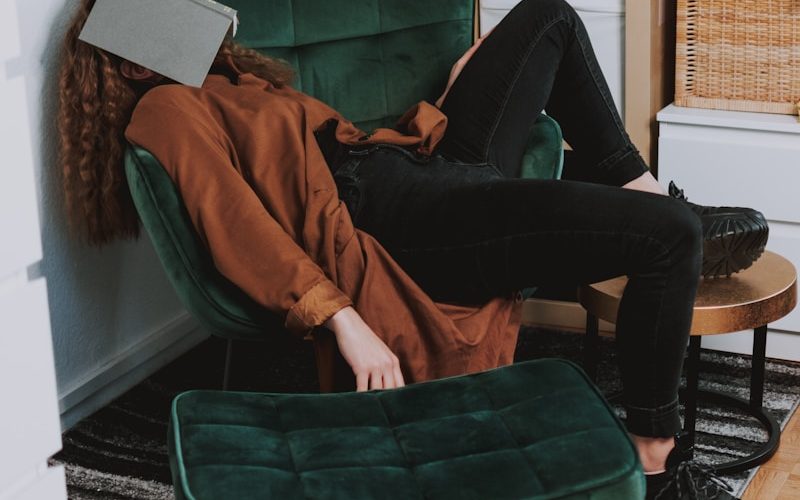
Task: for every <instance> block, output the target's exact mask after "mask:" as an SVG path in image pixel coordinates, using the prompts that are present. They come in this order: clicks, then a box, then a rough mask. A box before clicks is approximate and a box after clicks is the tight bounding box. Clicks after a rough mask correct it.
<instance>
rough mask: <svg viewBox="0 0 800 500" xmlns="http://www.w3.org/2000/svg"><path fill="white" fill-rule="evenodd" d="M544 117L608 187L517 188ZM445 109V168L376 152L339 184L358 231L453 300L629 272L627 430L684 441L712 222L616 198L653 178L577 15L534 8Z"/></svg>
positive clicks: (510, 20) (483, 52) (489, 42)
mask: <svg viewBox="0 0 800 500" xmlns="http://www.w3.org/2000/svg"><path fill="white" fill-rule="evenodd" d="M545 108H546V109H547V112H548V113H549V114H550V115H551V116H553V117H554V118H555V119H556V120H557V121H558V122H559V123H560V124H561V126H562V128H563V130H564V135H565V137H566V139H567V140H568V141H569V143H570V144H571V145H572V147H573V148H574V150H575V152H576V154H578V155H580V157H581V159H582V160H583V161H582V162H581V165H584V166H585V167H584V168H585V169H587V171H586V172H583V177H584V178H590V179H592V180H594V181H595V182H596V183H587V182H574V181H556V180H531V179H519V178H516V177H517V175H518V172H519V165H520V162H521V158H522V155H523V152H524V150H525V146H526V139H527V135H528V130H529V126H530V125H531V124H532V123H533V121H534V120H535V119H536V117H537V116H538V114H539V113H540V112H541V111H542V110H543V109H545ZM443 111H444V112H445V113H446V114H447V115H448V118H449V125H448V129H447V132H446V136H445V138H444V140H443V141H442V143H441V145H440V147H439V148H438V151H437V153H438V154H437V155H434V156H433V157H431V158H421V157H418V156H416V155H414V154H412V153H409V152H408V151H405V150H403V149H402V148H398V147H392V146H376V147H372V148H370V149H367V150H364V151H358V152H353V153H351V156H350V159H349V160H348V161H345V162H344V163H343V164H342V165H341V167H340V168H339V169H338V170H337V171H336V174H335V177H336V179H337V184H338V185H339V187H340V196H342V199H344V200H345V202H346V203H347V205H348V208H349V210H350V211H351V214H352V216H353V220H354V223H355V225H356V226H357V227H359V228H361V229H363V230H365V231H366V232H368V233H370V234H372V235H373V236H375V237H376V238H377V239H378V241H380V242H381V243H382V244H383V245H384V246H385V247H386V249H387V250H388V251H389V252H390V253H391V255H392V256H393V257H394V258H395V259H396V261H397V262H398V263H399V264H400V265H401V266H402V267H403V268H404V269H405V270H406V271H407V272H408V273H409V275H410V276H411V277H412V278H413V279H415V280H416V281H417V283H419V284H420V286H422V288H423V289H424V290H425V291H426V292H427V293H428V294H430V295H431V297H433V298H434V299H436V300H439V301H445V302H448V301H450V302H458V303H472V304H477V303H481V302H482V301H485V300H486V299H488V298H490V297H494V296H510V295H511V294H513V293H514V292H515V291H516V290H519V289H522V288H526V287H529V286H537V285H546V284H550V283H564V282H571V283H576V284H579V283H592V282H596V281H601V280H605V279H609V278H612V277H615V276H621V275H627V276H628V277H629V278H630V281H629V283H628V286H627V288H626V290H625V293H624V295H623V298H622V301H621V304H620V309H619V316H618V320H617V345H618V349H619V362H620V367H621V373H622V382H623V388H624V397H625V404H626V408H627V414H628V419H627V425H628V428H629V430H630V431H631V432H632V433H634V434H638V435H642V436H654V437H667V436H671V435H673V434H675V433H676V432H677V431H678V430H679V429H680V421H679V418H678V398H677V396H678V384H679V379H680V372H681V367H682V364H683V357H684V353H685V348H686V342H687V339H688V332H689V327H690V323H691V314H692V305H693V302H694V297H695V293H696V290H697V283H698V280H699V275H700V261H701V243H702V236H701V231H700V221H699V219H698V217H697V216H696V215H695V214H694V213H692V212H691V211H690V210H689V209H688V208H687V207H686V206H684V204H683V203H681V202H678V201H676V200H673V199H670V198H668V197H666V196H660V195H655V194H649V193H642V192H638V191H632V190H627V189H619V187H617V186H621V185H623V184H625V183H627V182H628V181H630V180H632V179H635V178H636V177H639V176H640V175H642V173H644V172H645V171H647V167H646V165H645V163H644V162H643V160H642V159H641V157H640V156H639V154H638V152H637V151H636V149H635V148H634V147H633V145H632V144H631V142H630V140H629V138H628V136H627V134H626V133H625V131H624V129H623V127H622V125H621V121H620V118H619V116H618V115H617V112H616V109H615V108H614V106H613V103H612V100H611V97H610V95H609V91H608V88H607V86H606V83H605V81H604V79H603V77H602V74H601V71H600V69H599V67H598V64H597V61H596V60H595V57H594V54H593V51H592V48H591V45H590V43H589V39H588V36H587V34H586V31H585V29H584V27H583V25H582V23H581V21H580V19H579V18H578V16H577V15H576V14H575V12H574V11H573V9H572V8H571V7H570V6H569V5H568V4H567V3H566V2H564V1H562V0H524V1H523V2H522V3H520V4H519V5H518V6H517V7H516V8H515V9H514V10H513V11H512V12H511V13H510V14H509V15H508V16H507V17H506V18H505V19H504V20H503V21H502V22H501V23H500V24H499V25H498V26H497V28H496V29H495V31H494V32H493V33H492V34H491V35H490V36H489V37H488V38H487V39H486V40H485V41H484V42H483V44H482V46H481V47H480V48H479V49H478V51H477V52H476V53H475V54H474V56H473V58H472V59H471V60H470V62H469V63H468V64H467V66H466V67H465V68H464V71H463V73H462V74H461V75H460V76H459V78H458V80H457V81H456V82H455V84H454V85H453V87H452V89H451V91H450V93H449V94H448V96H447V99H446V101H445V102H444V104H443ZM462 162H463V163H462ZM604 184H605V185H604Z"/></svg>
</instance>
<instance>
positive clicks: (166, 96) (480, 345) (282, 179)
mask: <svg viewBox="0 0 800 500" xmlns="http://www.w3.org/2000/svg"><path fill="white" fill-rule="evenodd" d="M331 118H334V119H337V120H339V125H338V127H337V130H336V137H337V139H338V140H339V141H340V142H342V143H345V144H353V143H356V142H358V143H360V144H368V143H391V144H397V145H403V146H410V147H416V148H417V149H418V150H419V151H421V152H423V153H430V151H431V150H432V149H433V148H434V147H435V146H436V143H437V142H438V141H439V139H440V138H441V137H442V134H443V133H444V130H445V127H446V125H447V120H446V118H445V116H444V115H443V114H442V113H441V112H440V111H439V110H438V109H437V108H435V107H434V106H431V105H430V104H427V103H425V102H422V103H420V104H417V105H416V106H414V107H413V108H412V109H411V110H409V112H407V113H406V115H405V116H404V117H403V118H402V119H401V122H402V124H403V127H402V128H403V129H404V130H406V133H405V134H401V133H399V132H397V131H394V130H391V129H378V130H376V131H375V132H373V134H372V135H370V136H368V137H367V136H366V134H365V133H364V132H362V131H360V130H358V129H357V128H356V127H355V126H354V125H353V124H352V123H350V122H349V121H347V120H345V119H344V118H342V117H341V116H340V115H339V114H338V113H337V112H336V111H334V110H333V109H331V108H330V107H328V106H327V105H325V104H323V103H322V102H320V101H318V100H316V99H314V98H312V97H310V96H307V95H305V94H302V93H300V92H298V91H296V90H293V89H292V88H289V87H283V88H276V87H274V86H273V85H271V84H270V83H269V82H267V81H265V80H262V79H260V78H258V77H256V76H254V75H252V74H249V73H245V74H241V75H239V76H238V81H237V82H232V81H231V80H229V79H228V78H227V77H225V76H221V75H210V76H209V77H208V79H207V81H206V83H205V85H204V86H203V88H202V89H197V88H192V87H187V86H183V85H162V86H159V87H156V88H154V89H152V90H151V91H149V92H148V93H147V94H145V95H144V97H143V98H142V99H141V100H140V101H139V103H138V105H137V106H136V109H135V111H134V114H133V118H132V119H131V122H130V124H129V126H128V128H127V130H126V137H127V139H128V140H129V141H130V142H132V143H133V144H136V145H139V146H141V147H143V148H145V149H147V150H148V151H150V152H151V153H152V154H153V155H154V156H155V157H156V158H157V159H158V160H159V161H160V162H161V163H162V164H163V165H164V168H165V169H166V170H167V172H168V173H169V175H170V177H171V178H172V180H173V181H174V182H175V184H176V185H177V187H178V190H179V191H180V193H181V195H182V197H183V201H184V203H185V204H186V208H187V210H188V212H189V215H190V217H191V219H192V222H193V223H194V226H195V228H196V229H197V231H198V233H199V234H200V236H201V238H202V239H203V241H204V242H205V243H206V245H207V246H208V248H209V250H210V252H211V255H212V257H213V259H214V263H215V265H216V266H217V268H218V269H219V271H220V272H221V273H222V274H223V275H224V276H226V277H227V278H228V279H230V280H231V281H232V282H233V283H235V284H236V285H238V286H239V287H240V288H241V289H242V290H244V291H245V293H247V294H248V295H250V296H251V297H252V298H253V299H254V300H256V301H257V302H258V303H260V304H262V305H263V306H264V307H266V308H268V309H270V310H272V311H274V312H275V313H277V314H279V315H280V316H281V317H282V318H285V325H286V327H287V328H288V329H289V330H290V331H291V332H294V333H297V334H300V335H304V334H307V333H308V332H309V331H310V330H311V329H313V328H314V327H315V326H318V325H321V324H322V323H324V322H325V321H326V320H327V319H328V318H330V317H331V316H332V315H333V314H334V313H336V312H337V311H338V310H340V309H342V308H343V307H345V306H348V305H352V306H353V307H354V308H355V309H356V310H357V311H358V313H359V314H360V315H361V316H362V317H363V319H364V321H365V322H366V323H367V324H368V325H369V326H370V327H371V328H372V329H373V330H374V331H375V333H376V334H377V335H378V336H379V337H381V338H382V339H383V341H384V342H385V343H386V344H387V345H388V347H389V348H390V349H391V350H392V351H393V352H394V353H395V354H396V355H397V356H398V357H399V358H400V362H401V369H402V371H403V375H404V377H405V379H406V381H422V380H427V379H432V378H439V377H443V376H450V375H458V374H463V373H468V372H475V371H481V370H485V369H489V368H493V367H497V366H501V365H504V364H508V363H511V361H512V355H513V352H514V347H515V344H516V339H517V330H518V327H519V317H520V305H519V303H518V302H517V301H514V300H513V298H496V299H492V300H491V301H490V302H488V303H486V304H484V305H483V306H481V307H465V306H459V305H451V304H442V303H436V302H434V301H432V300H431V299H430V298H429V297H428V296H427V295H426V294H425V293H424V292H423V291H422V290H421V289H420V288H419V287H418V286H417V285H416V284H415V283H414V281H413V280H412V279H411V278H410V277H409V276H408V275H407V274H406V273H405V272H404V271H403V270H402V269H401V268H400V266H399V265H398V264H396V263H395V262H394V261H393V260H392V258H391V257H390V256H389V254H388V253H387V252H386V250H385V249H384V248H383V247H381V245H380V243H378V241H376V240H375V239H374V238H372V237H371V236H370V235H369V234H367V233H365V232H363V231H360V230H358V229H355V228H354V227H353V223H352V221H351V219H350V215H349V214H348V212H347V209H346V208H345V206H344V204H343V203H342V202H340V200H339V198H338V195H337V191H336V185H335V184H334V180H333V176H332V175H331V172H330V170H329V168H328V166H327V164H326V163H325V160H324V158H323V156H322V153H321V151H320V149H319V146H318V144H317V141H316V140H315V137H314V134H313V132H314V130H315V129H317V128H318V127H320V126H322V125H323V124H324V123H325V122H326V121H327V120H329V119H331Z"/></svg>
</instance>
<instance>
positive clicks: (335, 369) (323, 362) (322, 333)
mask: <svg viewBox="0 0 800 500" xmlns="http://www.w3.org/2000/svg"><path fill="white" fill-rule="evenodd" d="M313 337H314V355H315V357H316V360H317V377H318V379H319V392H322V393H326V392H339V391H353V390H355V383H356V382H355V377H354V376H353V372H352V371H351V370H350V367H349V366H348V365H347V363H346V362H345V360H344V358H343V357H342V355H341V354H339V346H338V345H337V344H336V336H335V335H334V334H333V332H332V331H330V330H328V329H327V328H317V329H315V330H314V333H313Z"/></svg>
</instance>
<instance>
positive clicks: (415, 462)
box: [169, 360, 644, 500]
mask: <svg viewBox="0 0 800 500" xmlns="http://www.w3.org/2000/svg"><path fill="white" fill-rule="evenodd" d="M169 449H170V461H171V467H172V473H173V484H174V486H175V492H176V496H177V498H178V499H179V500H180V499H197V500H200V499H214V500H223V499H241V498H265V499H267V498H276V499H286V500H290V499H294V498H329V499H355V498H358V499H371V498H374V499H387V500H391V499H404V500H405V499H412V498H419V499H423V498H426V499H451V498H452V499H470V498H474V499H488V498H491V499H500V498H514V499H521V498H574V499H578V498H582V499H588V498H591V499H596V500H599V499H609V500H618V499H621V498H624V499H636V498H642V497H643V496H644V478H643V475H642V473H641V468H640V465H639V462H638V459H637V455H636V452H635V450H634V447H633V445H632V443H631V442H630V440H629V438H628V435H627V433H626V431H625V429H624V428H623V426H622V424H621V423H620V422H619V420H618V419H617V418H616V417H615V416H614V414H613V412H612V410H611V409H610V408H609V407H608V405H607V404H606V402H605V400H604V399H603V398H602V396H601V395H600V394H599V393H598V392H597V389H596V388H595V387H594V385H592V384H591V383H590V382H589V381H588V379H587V378H586V376H585V374H584V373H583V372H582V371H581V370H580V369H579V368H578V367H576V366H575V365H573V364H571V363H568V362H566V361H560V360H538V361H530V362H525V363H519V364H516V365H512V366H508V367H504V368H500V369H497V370H493V371H489V372H484V373H480V374H475V375H469V376H462V377H454V378H449V379H443V380H438V381H433V382H427V383H422V384H416V385H412V386H407V387H404V388H402V389H397V390H390V391H372V392H367V393H341V394H323V395H292V394H258V393H231V392H212V391H193V392H187V393H183V394H180V395H179V396H177V397H176V398H175V400H174V401H173V404H172V414H171V420H170V432H169Z"/></svg>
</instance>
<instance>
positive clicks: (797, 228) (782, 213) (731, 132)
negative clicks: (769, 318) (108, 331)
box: [658, 105, 800, 360]
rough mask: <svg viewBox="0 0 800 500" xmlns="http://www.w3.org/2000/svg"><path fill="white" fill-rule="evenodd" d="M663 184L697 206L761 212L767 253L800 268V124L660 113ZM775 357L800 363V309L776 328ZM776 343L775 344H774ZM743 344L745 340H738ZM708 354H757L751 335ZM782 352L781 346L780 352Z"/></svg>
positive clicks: (717, 342) (670, 109)
mask: <svg viewBox="0 0 800 500" xmlns="http://www.w3.org/2000/svg"><path fill="white" fill-rule="evenodd" d="M658 122H659V142H658V145H659V155H658V158H659V164H658V165H659V170H658V176H659V180H660V181H661V183H662V184H663V185H666V184H667V183H668V182H669V181H670V180H674V181H675V183H676V184H678V186H679V187H681V188H682V189H683V190H684V191H685V192H686V195H687V196H688V198H689V200H690V201H694V202H697V203H700V204H703V205H733V206H745V207H753V208H755V209H758V210H760V211H761V212H763V213H764V215H765V216H766V217H767V219H768V220H769V225H770V236H769V243H768V244H767V248H768V249H769V250H772V251H774V252H777V253H779V254H781V255H783V256H784V257H786V258H787V259H789V260H790V261H791V262H792V263H794V265H795V267H798V266H800V123H798V120H797V117H793V116H788V115H773V114H766V113H743V112H736V111H718V110H707V109H698V108H680V107H676V106H673V105H670V106H667V107H666V108H664V109H663V110H662V111H661V112H660V113H659V114H658ZM770 332H771V333H770V338H771V340H770V341H769V342H768V344H767V347H768V349H769V348H770V346H771V345H772V346H773V349H774V350H772V351H770V350H768V355H773V356H775V357H781V358H786V359H795V360H800V336H795V335H794V334H797V333H800V309H795V311H794V312H793V313H792V314H790V315H789V316H787V317H786V318H784V319H782V320H780V321H777V322H775V323H773V324H771V325H770ZM773 338H774V339H775V342H773V341H772V339H773ZM737 339H739V340H737ZM703 345H704V347H712V348H718V349H722V350H732V351H737V352H749V351H748V349H749V346H748V340H747V337H746V336H736V335H717V336H711V337H706V338H704V339H703ZM777 346H781V348H780V350H779V351H778V349H777Z"/></svg>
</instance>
